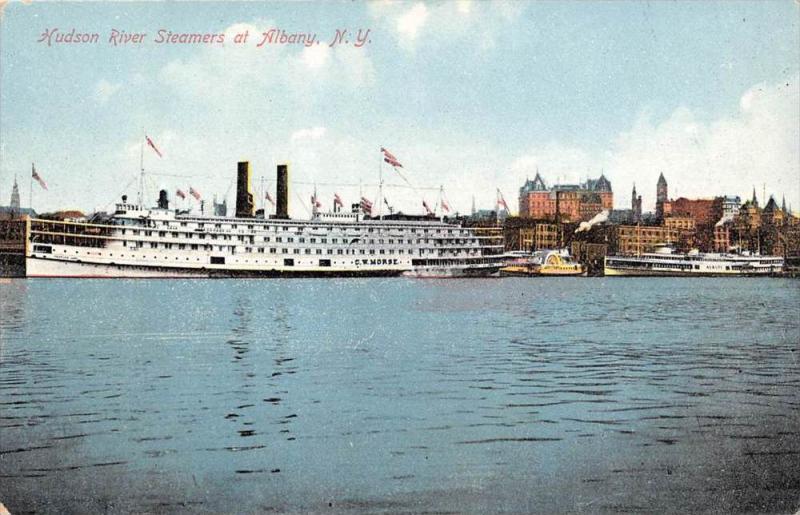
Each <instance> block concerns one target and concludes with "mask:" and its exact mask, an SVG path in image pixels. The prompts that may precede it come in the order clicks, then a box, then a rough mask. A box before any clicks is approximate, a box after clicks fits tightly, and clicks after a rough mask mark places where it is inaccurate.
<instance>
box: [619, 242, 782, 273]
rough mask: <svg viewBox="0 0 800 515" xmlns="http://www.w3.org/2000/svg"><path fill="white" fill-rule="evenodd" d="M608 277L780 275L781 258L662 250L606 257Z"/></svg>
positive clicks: (666, 248) (665, 248)
mask: <svg viewBox="0 0 800 515" xmlns="http://www.w3.org/2000/svg"><path fill="white" fill-rule="evenodd" d="M604 269H605V275H607V276H617V275H623V276H743V275H747V276H749V275H759V276H763V275H773V274H779V273H781V272H782V271H783V258H782V257H776V256H760V255H745V254H703V253H700V252H697V251H691V252H688V253H685V254H684V253H675V252H673V251H672V249H671V248H669V247H662V248H659V249H657V250H656V252H652V253H643V254H641V255H640V256H607V257H606V258H605V267H604Z"/></svg>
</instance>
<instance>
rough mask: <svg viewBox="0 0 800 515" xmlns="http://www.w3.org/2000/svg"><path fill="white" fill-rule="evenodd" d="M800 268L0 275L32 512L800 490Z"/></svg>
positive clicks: (6, 469)
mask: <svg viewBox="0 0 800 515" xmlns="http://www.w3.org/2000/svg"><path fill="white" fill-rule="evenodd" d="M799 310H800V288H798V283H797V282H792V281H784V280H763V279H731V280H723V281H720V280H698V279H656V280H653V279H650V280H647V279H644V280H639V279H630V280H586V279H575V280H573V279H563V278H560V279H556V280H548V279H543V280H528V279H503V280H497V281H489V282H486V281H441V282H440V281H433V282H427V281H406V280H395V279H392V280H342V281H331V280H328V281H326V280H308V281H306V280H298V281H279V280H275V281H224V280H219V281H186V282H182V281H55V280H54V281H11V282H9V283H3V284H0V315H2V318H0V431H1V432H0V434H1V435H2V437H1V438H0V492H2V494H0V496H1V497H0V501H2V502H4V503H5V504H6V505H7V506H9V508H10V509H11V511H12V513H25V512H33V511H36V512H49V513H64V512H79V513H86V512H97V511H110V512H129V511H136V512H143V511H144V512H148V511H156V512H186V511H205V512H211V511H222V512H253V511H265V510H279V511H308V510H314V511H316V510H322V509H326V510H333V511H357V512H362V511H368V512H373V511H392V512H394V511H421V510H434V511H473V512H478V511H514V512H532V511H533V512H548V513H550V512H564V511H581V512H583V511H613V512H630V511H672V512H684V511H714V512H729V511H759V512H792V511H794V510H796V509H797V508H798V507H800V471H799V470H798V467H797V466H796V465H797V463H798V462H800V429H798V428H800V366H798V365H799V363H798V359H799V358H798V356H799V355H800V350H798V342H800V328H798V325H797V321H796V316H797V314H798V311H799Z"/></svg>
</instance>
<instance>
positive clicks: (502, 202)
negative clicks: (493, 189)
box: [497, 188, 511, 213]
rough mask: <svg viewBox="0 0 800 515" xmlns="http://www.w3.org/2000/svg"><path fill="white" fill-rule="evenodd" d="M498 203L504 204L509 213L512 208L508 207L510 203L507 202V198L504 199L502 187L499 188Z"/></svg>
mask: <svg viewBox="0 0 800 515" xmlns="http://www.w3.org/2000/svg"><path fill="white" fill-rule="evenodd" d="M497 205H502V206H503V207H505V208H506V211H508V212H509V213H510V212H511V210H510V209H508V204H506V199H504V198H503V194H502V193H500V188H497Z"/></svg>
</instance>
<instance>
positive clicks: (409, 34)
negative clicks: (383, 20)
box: [397, 2, 428, 41]
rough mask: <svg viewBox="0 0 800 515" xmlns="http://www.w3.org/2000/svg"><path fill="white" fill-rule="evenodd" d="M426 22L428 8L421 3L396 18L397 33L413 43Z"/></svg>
mask: <svg viewBox="0 0 800 515" xmlns="http://www.w3.org/2000/svg"><path fill="white" fill-rule="evenodd" d="M427 20H428V8H427V7H425V4H423V3H422V2H419V3H416V4H414V5H413V6H412V7H411V9H409V10H408V11H407V12H406V13H405V14H403V15H402V16H400V17H399V18H397V32H399V33H400V35H401V36H403V37H404V38H407V39H409V40H412V41H413V40H414V39H416V37H417V32H419V30H420V29H421V28H422V27H423V26H424V25H425V22H426V21H427Z"/></svg>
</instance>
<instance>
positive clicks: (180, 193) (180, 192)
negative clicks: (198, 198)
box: [175, 189, 186, 200]
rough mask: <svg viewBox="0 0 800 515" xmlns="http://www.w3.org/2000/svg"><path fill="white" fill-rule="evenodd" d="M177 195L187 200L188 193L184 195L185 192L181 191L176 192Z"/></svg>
mask: <svg viewBox="0 0 800 515" xmlns="http://www.w3.org/2000/svg"><path fill="white" fill-rule="evenodd" d="M175 195H176V196H178V197H180V198H182V199H184V200H186V193H184V192H183V190H180V189H179V190H178V191H176V192H175Z"/></svg>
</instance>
